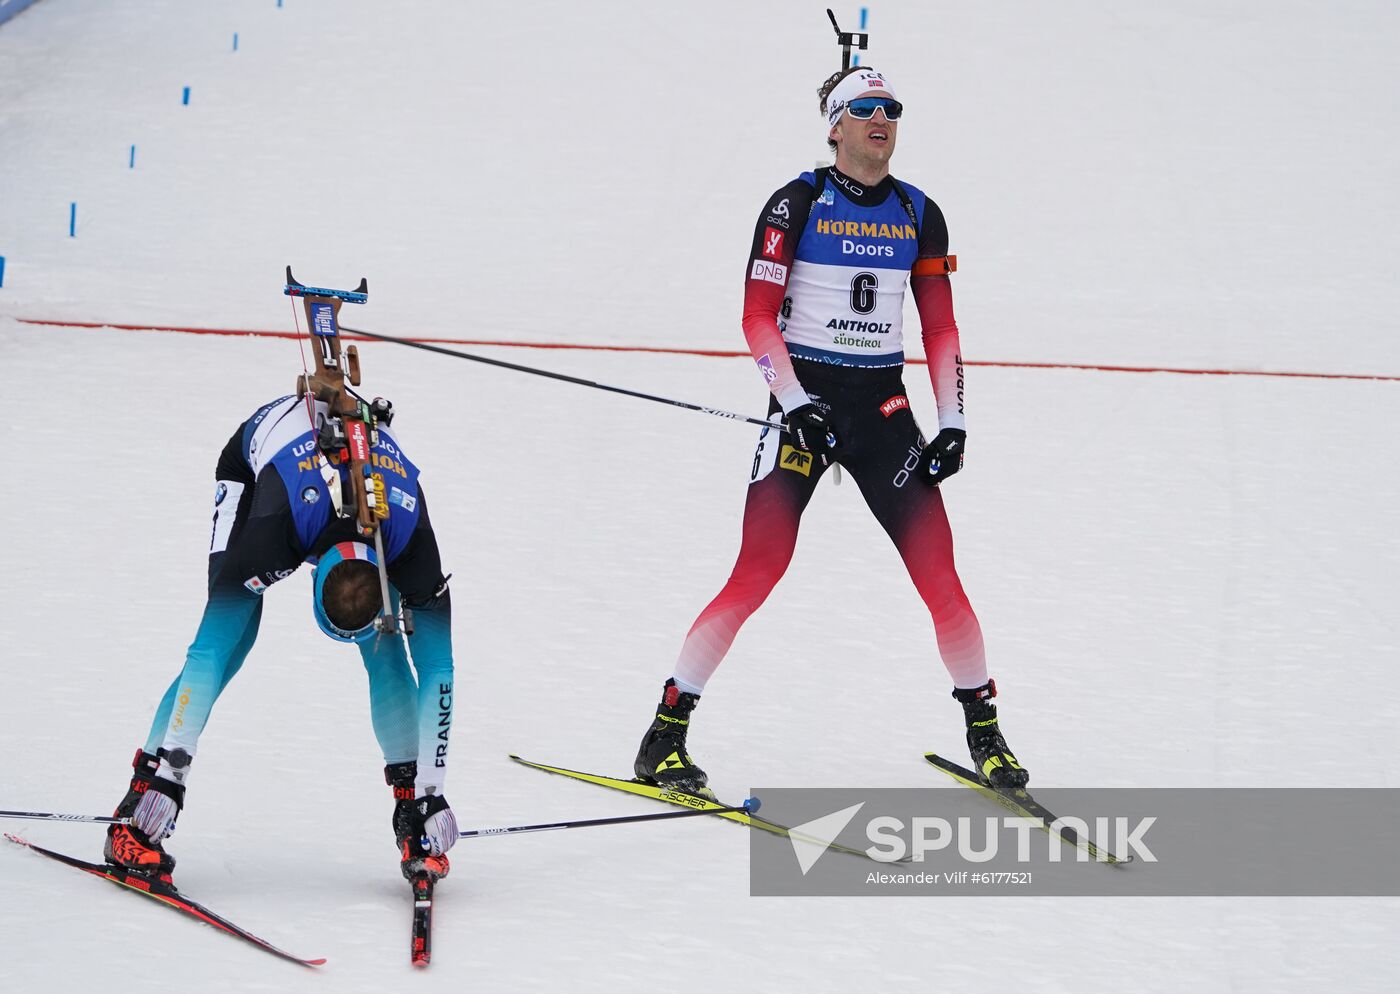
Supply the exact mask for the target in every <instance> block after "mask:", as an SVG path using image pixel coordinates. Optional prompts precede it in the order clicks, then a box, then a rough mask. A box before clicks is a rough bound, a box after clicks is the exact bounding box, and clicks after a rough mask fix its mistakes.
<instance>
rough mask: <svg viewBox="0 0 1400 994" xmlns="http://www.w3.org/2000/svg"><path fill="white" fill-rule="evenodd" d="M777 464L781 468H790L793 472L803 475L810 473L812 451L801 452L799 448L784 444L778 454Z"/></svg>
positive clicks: (809, 474)
mask: <svg viewBox="0 0 1400 994" xmlns="http://www.w3.org/2000/svg"><path fill="white" fill-rule="evenodd" d="M778 465H779V466H781V467H783V469H790V470H792V471H793V472H794V473H801V474H802V475H803V476H811V475H812V453H810V452H803V451H802V450H801V449H797V448H793V447H792V446H791V445H784V446H783V448H782V451H781V452H780V453H779V455H778Z"/></svg>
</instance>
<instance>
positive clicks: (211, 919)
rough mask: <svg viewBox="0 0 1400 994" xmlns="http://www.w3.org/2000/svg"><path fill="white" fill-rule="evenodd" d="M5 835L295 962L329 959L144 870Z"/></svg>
mask: <svg viewBox="0 0 1400 994" xmlns="http://www.w3.org/2000/svg"><path fill="white" fill-rule="evenodd" d="M5 838H7V839H9V840H10V841H11V842H13V843H15V844H16V845H21V846H24V847H25V848H27V849H28V850H29V851H30V852H35V853H38V854H39V855H40V856H47V857H48V858H49V859H52V860H54V861H56V862H59V863H64V864H66V865H68V866H71V867H74V868H76V869H79V870H82V871H83V872H84V873H90V874H92V875H93V876H94V877H101V878H102V879H104V880H110V881H111V882H112V883H114V884H118V885H120V886H121V887H123V888H125V889H127V890H131V891H135V892H136V893H138V894H145V895H146V896H147V897H149V898H152V899H153V900H156V901H159V902H160V903H161V904H164V905H165V906H166V907H169V908H174V909H175V910H176V911H178V912H180V913H181V914H185V915H189V916H190V917H191V918H194V919H197V920H198V921H201V922H203V923H204V924H206V925H212V926H213V927H214V928H217V929H219V930H220V931H222V932H227V933H228V934H229V935H232V936H235V937H236V938H239V939H242V940H243V941H244V942H248V943H251V944H252V945H254V946H257V947H258V948H259V949H262V950H264V951H266V952H269V953H272V955H274V956H279V957H281V958H282V959H285V960H290V961H291V962H293V963H299V964H301V965H302V966H321V965H322V964H324V963H325V962H326V961H325V959H324V958H322V959H302V958H301V957H300V956H293V955H292V954H291V953H288V952H284V951H282V950H281V949H278V948H277V947H276V946H274V945H273V944H272V943H270V942H268V941H267V940H266V939H260V938H258V937H257V936H256V935H254V934H253V933H252V932H249V931H248V930H247V929H245V928H241V927H240V926H238V925H235V924H234V923H233V922H231V921H229V920H228V919H227V918H224V917H223V916H221V915H217V914H215V913H214V912H212V911H210V910H209V909H208V908H206V907H204V905H202V904H198V903H196V902H195V901H191V900H190V899H189V898H187V897H185V896H184V895H183V894H181V893H180V891H179V890H178V889H176V887H175V885H174V884H168V883H165V882H163V881H160V880H152V879H150V878H148V877H145V876H143V875H142V874H139V873H132V872H130V871H128V870H125V869H123V868H121V867H119V866H109V865H107V864H105V863H88V862H85V861H83V860H81V859H74V858H73V857H72V856H65V855H63V853H58V852H54V851H53V850H52V849H45V848H44V847H43V846H36V845H35V844H34V843H32V842H29V841H28V840H26V839H22V838H20V837H19V836H18V835H11V834H9V833H8V832H6V833H5Z"/></svg>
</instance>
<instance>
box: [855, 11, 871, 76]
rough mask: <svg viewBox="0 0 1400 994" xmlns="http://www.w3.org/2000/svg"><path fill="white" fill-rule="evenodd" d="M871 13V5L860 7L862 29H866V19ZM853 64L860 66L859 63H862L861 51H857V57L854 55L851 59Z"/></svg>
mask: <svg viewBox="0 0 1400 994" xmlns="http://www.w3.org/2000/svg"><path fill="white" fill-rule="evenodd" d="M869 15H870V8H869V7H862V8H861V9H860V30H862V31H864V30H865V19H866V18H867V17H868V16H869ZM851 65H853V66H858V65H860V53H859V52H857V53H855V57H854V58H853V59H851Z"/></svg>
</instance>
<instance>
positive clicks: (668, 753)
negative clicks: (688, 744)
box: [632, 680, 714, 799]
mask: <svg viewBox="0 0 1400 994" xmlns="http://www.w3.org/2000/svg"><path fill="white" fill-rule="evenodd" d="M699 703H700V695H699V694H683V693H681V691H680V688H679V687H677V686H676V681H675V680H667V681H666V685H665V687H663V688H662V693H661V704H660V705H659V706H658V707H657V710H656V720H655V721H653V722H652V723H651V727H650V728H648V729H647V733H646V735H644V736H643V737H642V745H641V748H639V749H638V750H637V759H636V762H634V763H633V764H632V769H633V771H634V772H635V773H636V774H637V779H638V780H642V781H644V782H646V783H652V784H656V786H658V787H669V788H671V789H673V790H679V791H682V792H684V793H686V794H697V795H699V796H701V797H706V798H711V799H713V798H714V792H713V791H711V790H710V789H709V787H707V786H705V785H706V784H707V783H708V782H709V778H708V777H707V776H706V775H705V771H704V770H702V769H700V767H698V766H696V765H695V761H694V760H693V759H691V758H690V755H689V754H688V753H687V752H686V751H685V733H686V731H687V730H688V729H689V728H690V712H692V711H694V710H695V705H697V704H699Z"/></svg>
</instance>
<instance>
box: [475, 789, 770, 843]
mask: <svg viewBox="0 0 1400 994" xmlns="http://www.w3.org/2000/svg"><path fill="white" fill-rule="evenodd" d="M758 808H759V800H758V798H756V797H750V798H748V799H746V800H745V801H744V803H743V804H740V805H738V806H737V807H723V808H696V809H692V810H688V811H659V812H657V813H655V814H649V815H623V816H621V817H618V818H589V819H586V820H584V821H556V822H550V823H548V824H544V825H509V826H506V827H504V828H473V829H469V830H467V831H465V832H463V833H462V834H461V835H459V836H458V838H460V839H480V838H485V837H486V836H488V835H522V834H524V833H525V832H553V831H556V830H559V829H564V828H592V827H594V826H597V825H628V824H631V823H633V822H638V821H668V820H670V819H672V818H694V817H696V816H697V815H723V814H734V813H739V814H746V815H751V814H753V813H754V812H755V811H757V810H758Z"/></svg>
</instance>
